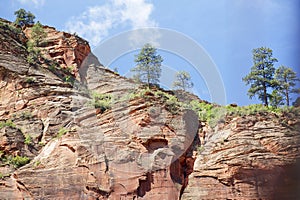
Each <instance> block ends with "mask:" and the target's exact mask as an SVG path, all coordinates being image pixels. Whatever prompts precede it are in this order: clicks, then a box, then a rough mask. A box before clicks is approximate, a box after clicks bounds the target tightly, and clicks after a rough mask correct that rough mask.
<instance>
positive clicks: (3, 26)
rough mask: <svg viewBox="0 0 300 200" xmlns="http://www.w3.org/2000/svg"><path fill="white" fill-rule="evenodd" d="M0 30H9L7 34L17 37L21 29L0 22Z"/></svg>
mask: <svg viewBox="0 0 300 200" xmlns="http://www.w3.org/2000/svg"><path fill="white" fill-rule="evenodd" d="M0 29H2V30H9V32H12V33H14V34H16V35H18V34H20V33H21V32H22V30H21V28H18V27H16V26H14V25H13V24H11V23H9V22H5V21H1V20H0Z"/></svg>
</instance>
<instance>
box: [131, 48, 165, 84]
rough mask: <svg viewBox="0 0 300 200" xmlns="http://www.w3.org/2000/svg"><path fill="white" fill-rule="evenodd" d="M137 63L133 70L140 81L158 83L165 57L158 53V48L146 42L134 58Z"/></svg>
mask: <svg viewBox="0 0 300 200" xmlns="http://www.w3.org/2000/svg"><path fill="white" fill-rule="evenodd" d="M134 61H135V62H136V63H137V65H136V67H135V68H133V69H132V70H131V71H132V72H134V73H135V75H134V77H135V78H136V79H138V80H139V81H143V82H146V83H147V85H148V86H150V84H158V83H159V78H160V76H161V63H162V62H163V59H162V57H161V56H160V55H158V54H157V52H156V48H155V47H153V46H152V45H150V44H145V45H144V47H143V48H142V49H141V51H140V53H139V54H137V55H135V60H134Z"/></svg>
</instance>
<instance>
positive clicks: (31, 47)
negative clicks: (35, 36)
mask: <svg viewBox="0 0 300 200" xmlns="http://www.w3.org/2000/svg"><path fill="white" fill-rule="evenodd" d="M26 45H27V52H28V56H27V62H28V63H29V64H34V63H35V62H36V61H38V60H39V58H40V57H41V51H40V50H39V49H38V48H37V47H36V46H35V44H34V43H33V42H32V41H28V42H27V44H26Z"/></svg>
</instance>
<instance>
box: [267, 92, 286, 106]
mask: <svg viewBox="0 0 300 200" xmlns="http://www.w3.org/2000/svg"><path fill="white" fill-rule="evenodd" d="M270 104H271V106H273V107H278V106H280V105H283V104H284V103H283V98H282V95H281V94H280V93H279V92H278V90H273V92H272V94H271V96H270Z"/></svg>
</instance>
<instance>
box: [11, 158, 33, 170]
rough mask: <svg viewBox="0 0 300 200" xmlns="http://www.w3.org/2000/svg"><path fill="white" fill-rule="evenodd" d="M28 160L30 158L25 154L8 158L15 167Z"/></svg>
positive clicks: (24, 163)
mask: <svg viewBox="0 0 300 200" xmlns="http://www.w3.org/2000/svg"><path fill="white" fill-rule="evenodd" d="M29 162H30V159H29V158H28V157H26V156H15V157H12V158H11V160H10V164H12V165H13V166H14V167H15V168H19V167H22V166H23V165H26V164H27V163H29Z"/></svg>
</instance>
